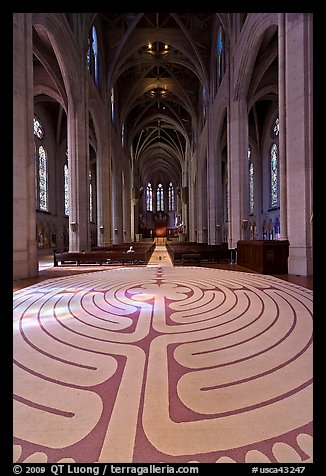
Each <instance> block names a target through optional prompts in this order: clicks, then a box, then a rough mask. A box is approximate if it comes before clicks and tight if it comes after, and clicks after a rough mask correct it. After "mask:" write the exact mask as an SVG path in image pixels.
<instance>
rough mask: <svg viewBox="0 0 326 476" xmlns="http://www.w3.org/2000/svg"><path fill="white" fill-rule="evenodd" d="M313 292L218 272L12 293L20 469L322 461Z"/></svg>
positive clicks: (115, 272)
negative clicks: (317, 440) (31, 465)
mask: <svg viewBox="0 0 326 476" xmlns="http://www.w3.org/2000/svg"><path fill="white" fill-rule="evenodd" d="M311 347H312V291H310V290H308V289H305V288H302V287H300V286H297V285H295V284H290V283H287V282H285V281H281V280H279V279H277V278H275V277H271V276H263V275H258V274H252V273H250V274H249V273H242V272H235V271H225V270H218V269H208V268H195V267H187V268H182V267H178V268H169V267H160V266H159V267H156V268H154V267H152V268H151V267H150V268H133V269H124V268H120V269H112V270H105V271H100V272H95V273H91V274H79V275H75V276H69V277H63V278H56V279H52V280H47V281H43V282H42V283H38V284H35V285H33V286H30V287H28V288H24V289H22V290H20V291H17V292H15V293H14V363H15V364H14V394H15V396H14V417H13V422H14V461H17V462H39V463H43V462H51V463H56V462H79V463H85V462H88V463H91V462H124V463H127V462H133V463H139V462H140V463H145V462H153V463H155V462H161V463H186V462H199V463H201V462H203V463H212V462H218V463H222V462H236V463H243V462H247V463H254V462H257V463H259V462H284V463H286V462H287V463H295V462H312V349H311Z"/></svg>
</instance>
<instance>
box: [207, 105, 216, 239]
mask: <svg viewBox="0 0 326 476" xmlns="http://www.w3.org/2000/svg"><path fill="white" fill-rule="evenodd" d="M209 118H210V114H209ZM213 131H214V128H213V125H212V124H211V121H210V119H209V121H208V133H207V189H208V190H207V194H208V200H207V201H208V203H207V206H208V209H207V213H208V216H207V227H208V239H207V242H208V244H209V245H214V244H215V243H216V231H217V229H216V224H217V223H216V215H217V187H218V184H217V173H218V172H217V170H218V163H217V158H216V156H215V153H214V152H215V141H214V134H213V133H212V132H213Z"/></svg>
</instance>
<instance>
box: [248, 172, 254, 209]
mask: <svg viewBox="0 0 326 476" xmlns="http://www.w3.org/2000/svg"><path fill="white" fill-rule="evenodd" d="M249 213H250V214H253V213H254V164H253V163H252V162H250V164H249Z"/></svg>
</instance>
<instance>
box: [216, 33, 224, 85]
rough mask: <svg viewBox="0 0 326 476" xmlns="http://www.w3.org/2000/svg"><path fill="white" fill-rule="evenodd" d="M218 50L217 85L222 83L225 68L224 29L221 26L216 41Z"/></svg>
mask: <svg viewBox="0 0 326 476" xmlns="http://www.w3.org/2000/svg"><path fill="white" fill-rule="evenodd" d="M216 50H217V58H216V79H217V81H216V83H217V87H218V86H219V85H220V83H221V79H222V76H223V73H224V71H223V69H224V45H223V29H222V27H221V26H220V27H219V30H218V34H217V42H216Z"/></svg>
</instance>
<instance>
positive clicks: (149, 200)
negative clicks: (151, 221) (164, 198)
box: [146, 183, 153, 212]
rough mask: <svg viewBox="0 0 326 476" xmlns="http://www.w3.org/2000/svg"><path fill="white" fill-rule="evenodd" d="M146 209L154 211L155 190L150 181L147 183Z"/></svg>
mask: <svg viewBox="0 0 326 476" xmlns="http://www.w3.org/2000/svg"><path fill="white" fill-rule="evenodd" d="M146 210H147V211H148V212H152V211H153V190H152V185H151V184H150V183H148V184H147V188H146Z"/></svg>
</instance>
